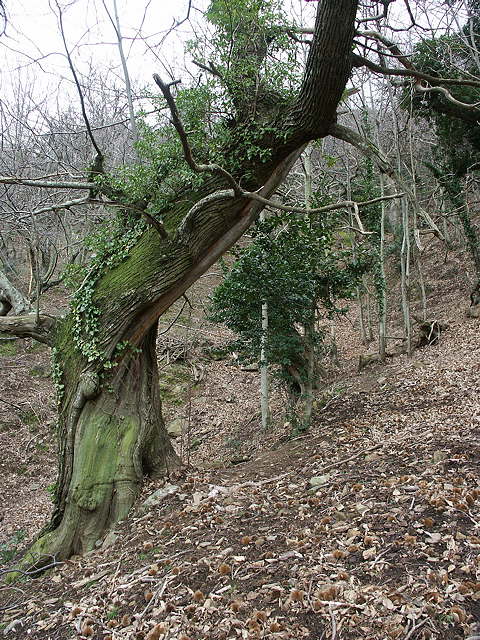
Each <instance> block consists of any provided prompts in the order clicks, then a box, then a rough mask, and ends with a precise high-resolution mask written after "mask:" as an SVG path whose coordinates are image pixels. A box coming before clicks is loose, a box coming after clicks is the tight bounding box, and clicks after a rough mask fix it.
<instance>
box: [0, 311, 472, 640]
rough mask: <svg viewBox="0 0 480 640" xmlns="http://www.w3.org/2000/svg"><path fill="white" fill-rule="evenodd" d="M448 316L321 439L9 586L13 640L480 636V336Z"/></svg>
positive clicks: (350, 385)
mask: <svg viewBox="0 0 480 640" xmlns="http://www.w3.org/2000/svg"><path fill="white" fill-rule="evenodd" d="M443 303H444V304H445V303H446V299H445V298H444V299H443ZM448 304H449V307H447V309H445V307H444V312H445V314H446V316H447V317H448V315H449V314H450V318H449V321H450V329H449V330H448V332H446V333H445V334H444V335H443V336H442V340H441V342H440V344H439V345H437V346H434V347H429V348H426V349H423V350H421V351H418V352H417V353H416V354H415V357H414V358H413V359H412V360H409V359H407V358H406V357H403V356H401V357H398V358H396V359H392V360H390V361H389V363H388V364H387V365H386V366H385V367H378V368H375V369H373V370H370V371H367V372H366V373H365V372H364V373H362V374H361V375H360V374H355V373H353V372H351V373H350V374H349V375H344V377H343V380H342V382H341V388H340V386H338V387H337V391H336V393H334V394H333V396H332V397H331V399H330V401H329V403H328V404H327V406H326V407H325V408H324V410H320V409H321V408H320V409H319V410H318V411H317V415H316V417H315V424H314V426H313V428H312V430H311V431H310V432H309V433H308V434H305V435H303V436H301V437H299V438H297V439H293V440H290V441H288V442H281V439H280V440H279V437H278V433H277V436H276V438H275V437H273V436H271V437H269V438H267V439H265V442H264V446H265V449H264V450H263V452H262V453H261V454H259V455H258V454H257V455H256V456H255V457H254V458H253V459H252V460H251V461H249V462H247V463H246V464H243V465H238V466H236V467H234V468H230V469H223V470H209V471H201V470H195V469H190V470H187V471H186V472H184V473H183V474H182V475H181V476H179V477H172V478H170V485H172V486H171V487H169V488H170V490H171V492H172V493H170V495H168V496H167V497H166V498H164V499H163V500H161V501H160V502H159V503H158V504H157V505H155V506H153V507H151V508H150V509H149V510H147V511H146V512H145V511H142V510H141V507H140V506H139V509H138V511H137V514H136V515H134V516H133V517H132V518H130V519H129V520H128V521H127V522H124V523H121V524H120V525H119V526H117V528H116V529H115V533H114V535H110V536H108V538H107V540H106V542H105V548H103V549H102V548H99V549H98V550H97V551H95V552H92V553H90V554H88V555H86V556H85V557H83V558H78V557H77V558H73V559H72V560H71V561H69V562H68V563H66V564H65V565H62V566H60V567H57V568H55V569H54V570H53V571H52V572H50V573H48V574H46V575H44V576H42V577H40V578H38V579H36V580H34V581H27V582H20V583H18V584H16V585H14V586H13V587H2V588H1V590H0V598H1V603H0V606H2V607H3V609H2V616H3V617H2V618H1V621H2V624H3V627H4V629H5V630H7V629H9V631H8V633H7V637H12V638H15V637H18V638H34V639H38V640H47V639H51V640H53V639H61V640H64V639H69V638H79V637H84V638H98V639H100V638H104V639H109V638H110V639H111V640H127V639H133V638H139V639H141V638H146V639H148V640H167V639H168V640H180V639H181V640H187V639H190V640H203V639H205V640H207V639H212V640H216V639H219V640H220V639H227V638H230V639H233V638H271V639H272V640H273V639H275V638H279V639H280V638H282V639H283V638H292V639H296V640H299V639H301V638H311V639H314V640H320V639H321V638H325V640H327V639H331V640H333V639H335V640H337V639H340V638H341V639H344V640H357V639H360V638H362V639H363V638H365V639H370V640H383V639H386V638H399V639H400V640H420V639H428V638H430V639H437V640H443V639H445V640H453V639H457V638H458V639H460V638H468V637H470V636H476V635H480V559H479V549H480V508H479V504H480V473H479V464H478V463H479V435H480V403H479V400H478V391H479V389H480V357H479V356H480V345H479V340H478V332H479V328H480V325H479V321H478V320H470V319H465V318H464V317H463V310H462V309H460V310H458V306H459V305H458V301H455V300H454V299H453V298H451V300H450V302H449V303H448ZM452 318H453V319H452ZM323 406H324V405H323ZM241 407H242V405H241V403H238V406H237V407H236V408H234V411H236V412H237V414H238V412H241V411H242V408H241ZM243 418H244V419H248V415H247V416H245V415H244V416H243ZM254 426H255V425H252V430H253V428H254ZM210 452H211V455H212V456H213V455H214V451H213V450H212V449H210ZM202 455H204V454H202ZM252 455H253V453H252ZM156 489H158V486H157V485H154V484H150V485H149V486H147V487H145V490H144V496H143V499H145V498H146V497H147V496H149V495H150V494H152V493H153V492H154V491H155V490H156ZM139 505H140V503H139Z"/></svg>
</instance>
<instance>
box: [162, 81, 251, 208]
mask: <svg viewBox="0 0 480 640" xmlns="http://www.w3.org/2000/svg"><path fill="white" fill-rule="evenodd" d="M153 79H154V80H155V82H156V84H157V85H158V86H159V87H160V90H161V92H162V93H163V97H164V98H165V100H166V101H167V104H168V107H169V109H170V114H171V116H172V124H173V126H174V127H175V129H176V130H177V133H178V136H179V138H180V142H181V143H182V148H183V154H184V156H185V160H186V161H187V164H188V166H189V167H190V168H191V169H192V170H193V171H195V172H196V173H204V172H207V173H213V174H216V175H219V176H222V177H223V178H225V180H226V181H227V183H228V184H229V185H230V186H231V187H232V189H233V191H234V192H235V195H237V196H240V195H242V190H241V189H240V187H239V185H238V184H237V182H236V180H235V178H234V177H233V176H232V175H231V174H230V173H229V172H228V171H226V170H225V169H223V168H222V167H221V166H220V165H218V164H198V163H197V162H195V160H194V158H193V154H192V148H191V147H190V143H189V141H188V138H187V134H186V132H185V128H184V126H183V122H182V119H181V117H180V114H179V112H178V109H177V105H176V104H175V100H174V98H173V96H172V92H171V91H170V86H171V85H170V84H166V83H165V82H163V80H162V79H161V78H160V76H159V75H158V74H156V73H154V74H153Z"/></svg>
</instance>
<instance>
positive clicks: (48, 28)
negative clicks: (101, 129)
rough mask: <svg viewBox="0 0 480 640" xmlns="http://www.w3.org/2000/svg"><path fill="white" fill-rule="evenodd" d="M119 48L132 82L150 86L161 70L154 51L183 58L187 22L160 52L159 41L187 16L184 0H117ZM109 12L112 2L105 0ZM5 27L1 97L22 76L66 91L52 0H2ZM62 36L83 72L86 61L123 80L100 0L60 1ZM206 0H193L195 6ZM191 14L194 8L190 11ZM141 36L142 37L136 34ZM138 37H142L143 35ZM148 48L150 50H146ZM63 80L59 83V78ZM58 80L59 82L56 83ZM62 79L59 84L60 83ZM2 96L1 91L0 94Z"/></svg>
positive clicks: (165, 56)
mask: <svg viewBox="0 0 480 640" xmlns="http://www.w3.org/2000/svg"><path fill="white" fill-rule="evenodd" d="M117 2H118V10H119V15H120V21H121V28H122V35H123V36H124V38H125V40H124V49H125V53H126V55H127V56H128V66H129V73H130V75H131V77H132V81H133V84H134V85H136V86H139V85H143V86H145V85H147V86H148V85H150V86H152V88H153V83H152V80H151V77H152V73H154V72H157V73H160V75H165V70H164V69H162V65H161V64H160V61H159V60H157V59H156V57H155V56H159V57H161V58H162V59H164V60H168V61H169V63H170V64H173V65H175V61H176V60H178V64H180V62H181V59H183V46H182V44H181V40H182V39H186V38H187V37H188V36H187V31H188V29H189V27H188V23H185V24H184V25H182V26H181V27H180V29H179V31H178V32H176V33H174V34H172V35H170V36H169V37H168V39H167V40H166V42H165V44H164V46H163V48H162V49H163V51H162V50H159V48H158V44H159V43H160V42H161V40H162V37H163V36H165V34H166V32H167V31H168V29H169V27H171V25H172V24H173V22H174V21H175V19H177V20H180V19H182V18H184V17H185V16H186V12H187V5H188V2H187V0H176V1H175V2H174V3H173V2H172V3H167V2H165V0H150V1H148V0H147V1H146V2H143V1H142V0H134V1H132V0H117ZM105 3H106V6H107V7H108V9H109V11H110V13H111V15H112V17H113V15H114V13H113V2H112V0H105ZM6 4H7V9H8V25H7V32H6V35H4V36H3V37H2V38H0V61H1V62H0V87H1V90H2V91H1V93H2V96H3V97H4V98H5V96H6V93H8V88H9V87H10V86H11V85H12V84H15V82H16V78H18V77H19V76H21V77H22V78H24V79H25V78H26V79H27V80H26V81H27V83H28V84H30V85H31V84H34V85H35V87H36V88H37V91H40V92H41V93H44V92H45V88H46V87H47V91H50V92H55V91H57V87H58V89H59V91H60V92H62V90H63V91H68V89H67V88H68V86H69V85H71V74H70V71H69V69H68V66H67V61H66V58H65V54H64V48H63V42H62V39H61V36H60V32H59V27H58V17H57V15H55V12H56V2H55V0H50V2H49V0H10V1H7V3H6ZM60 4H61V6H62V7H63V10H64V13H63V21H64V28H65V35H66V39H67V42H68V45H69V48H70V50H71V51H72V58H73V61H74V64H75V66H76V68H77V70H78V71H80V73H82V72H85V71H86V69H87V65H88V62H89V61H92V62H93V65H94V66H95V67H96V68H98V69H101V70H102V73H105V74H106V76H108V82H109V84H110V83H111V82H112V81H113V80H114V77H115V76H118V82H117V84H121V83H123V77H122V74H121V67H120V59H119V55H118V49H117V44H116V36H115V31H114V29H113V26H112V24H111V22H110V20H109V18H108V15H107V13H106V11H105V8H104V6H103V4H102V0H76V2H71V1H70V2H68V0H61V2H60ZM198 4H200V6H202V5H204V4H205V2H203V1H202V0H200V2H198V1H197V6H198ZM192 14H193V17H194V14H195V12H192ZM139 36H141V38H140V37H139ZM142 38H143V40H142ZM149 47H150V48H151V50H149ZM62 79H63V80H64V82H62ZM59 84H60V87H59ZM62 84H63V87H62ZM0 97H1V96H0Z"/></svg>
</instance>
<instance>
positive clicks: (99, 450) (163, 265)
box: [0, 0, 358, 564]
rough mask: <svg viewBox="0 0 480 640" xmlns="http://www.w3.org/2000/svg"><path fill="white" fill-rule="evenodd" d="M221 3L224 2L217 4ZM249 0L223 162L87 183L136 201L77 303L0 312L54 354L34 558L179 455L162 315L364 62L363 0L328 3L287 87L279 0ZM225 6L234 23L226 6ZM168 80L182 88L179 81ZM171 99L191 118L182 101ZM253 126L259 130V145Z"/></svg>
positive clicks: (61, 548) (69, 547)
mask: <svg viewBox="0 0 480 640" xmlns="http://www.w3.org/2000/svg"><path fill="white" fill-rule="evenodd" d="M219 4H220V5H221V4H222V3H219V2H212V3H211V9H210V10H211V11H213V10H214V9H215V10H216V9H217V8H218V5H219ZM227 4H228V3H227ZM235 4H237V3H235ZM239 4H242V5H245V6H244V7H243V9H244V11H240V12H238V14H235V20H236V22H235V24H233V25H231V24H230V26H229V27H228V25H227V27H228V29H230V31H229V32H228V37H230V38H231V43H232V45H231V48H230V52H231V63H230V66H229V67H228V69H227V67H225V68H224V69H219V68H218V67H217V66H215V65H211V66H210V71H211V72H212V74H216V75H217V76H218V77H219V79H220V80H219V82H220V84H221V85H222V84H223V89H224V91H225V92H226V93H228V94H229V99H230V100H231V104H232V105H233V112H232V114H231V117H230V119H229V120H228V121H226V122H225V123H224V124H223V125H221V123H220V125H219V127H218V128H217V131H221V135H220V137H219V140H217V141H216V143H217V148H218V147H221V157H222V167H221V168H219V167H218V166H217V165H212V164H204V165H201V164H197V163H196V161H195V160H194V159H193V157H191V158H190V160H191V162H190V166H191V167H193V168H194V169H195V170H196V171H198V175H197V174H195V175H193V176H192V175H190V176H189V177H188V176H187V177H186V179H185V181H184V183H183V184H178V181H177V183H176V185H175V189H174V193H172V189H171V188H170V194H169V197H168V198H164V199H162V198H159V195H158V194H159V192H161V191H162V188H164V184H165V183H166V179H165V177H164V174H163V173H162V167H161V166H159V167H156V169H155V171H156V184H155V188H154V189H153V188H152V190H151V192H150V193H142V195H141V197H139V198H136V199H135V198H132V196H131V195H128V194H126V193H125V192H124V191H123V190H122V188H121V186H119V185H118V183H115V184H112V181H111V180H109V179H108V177H107V176H102V175H100V179H99V180H98V181H96V182H95V183H94V184H93V183H91V184H85V185H84V188H87V189H88V188H90V189H91V191H92V193H93V195H94V196H95V197H98V196H99V194H103V196H104V197H106V198H108V199H110V201H111V200H115V201H116V202H117V203H118V204H121V205H122V206H123V211H124V212H125V213H124V215H123V216H119V219H118V223H117V226H116V228H115V230H114V231H111V237H110V238H109V240H108V242H105V244H104V247H103V250H102V251H101V252H99V253H98V254H97V255H96V256H95V257H94V258H93V260H92V263H91V265H90V267H89V270H88V272H87V274H86V277H85V279H84V281H83V283H82V284H81V286H80V287H79V289H78V290H77V292H76V293H75V295H74V297H73V300H72V304H71V309H70V311H69V313H68V314H67V315H66V316H65V317H62V318H57V319H53V318H52V317H50V316H42V315H41V314H40V315H39V316H37V317H36V316H35V315H29V316H22V317H18V318H16V317H15V316H7V317H5V318H0V329H1V330H3V331H8V332H11V333H13V334H15V333H20V334H22V335H31V336H32V337H34V338H36V339H41V340H43V341H45V342H47V343H48V344H50V345H51V346H52V347H53V354H54V378H55V383H56V387H57V394H58V411H59V422H58V439H59V475H58V484H57V490H56V497H55V509H54V513H53V516H52V519H51V522H50V524H49V526H48V528H47V529H46V530H45V531H44V532H42V535H41V536H40V538H39V539H38V540H37V542H36V543H35V544H34V545H33V547H32V548H31V550H30V553H29V555H28V558H27V560H28V561H29V562H32V563H35V564H39V563H41V562H42V557H45V556H47V555H48V554H55V555H56V557H57V558H65V557H68V556H69V555H71V554H72V553H82V552H85V551H87V550H89V549H91V548H92V547H93V545H94V543H95V542H96V540H97V539H98V538H99V537H101V535H102V534H103V533H104V531H105V530H106V529H107V528H108V527H109V526H111V525H112V524H113V523H115V522H116V521H118V520H120V519H122V518H124V517H125V516H126V515H127V513H128V511H129V509H130V507H131V506H132V504H133V502H134V500H135V498H136V496H137V495H138V492H139V488H140V486H141V482H142V478H143V476H144V475H145V474H162V473H164V472H165V470H166V469H167V468H168V467H169V466H171V465H175V464H176V462H177V460H176V456H175V453H174V451H173V449H172V447H171V445H170V442H169V440H168V437H167V434H166V431H165V428H164V424H163V421H162V416H161V406H160V398H159V385H158V375H157V364H156V356H155V342H156V333H157V322H158V319H159V317H160V316H161V315H162V314H163V313H164V312H165V311H166V310H167V309H168V308H169V307H170V306H171V305H172V303H173V302H175V301H176V300H177V299H178V298H179V297H181V296H182V295H183V294H184V292H185V291H186V290H187V289H188V287H189V286H190V285H191V284H192V283H193V282H195V281H196V280H197V279H198V278H199V277H200V275H202V274H203V273H204V272H205V271H206V270H207V269H208V268H209V267H210V266H211V265H212V264H213V263H214V262H215V261H216V260H217V259H218V258H219V257H220V256H221V255H222V254H223V253H224V252H225V251H226V250H227V249H228V248H229V247H231V246H232V245H233V244H234V243H235V242H236V241H237V240H238V239H239V238H240V236H241V235H242V234H243V233H244V231H245V230H246V229H247V228H248V227H249V226H250V225H251V224H252V222H253V221H254V220H255V219H256V218H257V216H258V215H259V213H260V211H261V209H262V208H263V207H264V206H265V202H264V201H262V198H269V197H270V196H271V194H273V193H274V191H275V190H276V188H277V187H278V186H279V184H280V183H281V182H282V180H283V179H284V178H285V176H286V174H287V173H288V171H289V169H290V167H291V166H292V164H293V163H294V161H295V160H296V159H297V157H298V156H299V154H300V153H301V151H302V150H303V148H304V146H305V144H306V143H307V142H308V141H309V140H312V139H316V138H321V137H323V136H325V135H327V134H328V132H329V130H330V128H331V127H332V125H333V123H334V122H335V118H336V108H337V105H338V103H339V101H340V99H341V97H342V93H343V91H344V89H345V85H346V82H347V80H348V77H349V74H350V71H351V66H352V41H353V36H354V23H355V15H356V11H357V4H358V3H357V0H323V2H321V3H320V4H319V6H318V10H317V16H316V22H315V29H314V35H313V40H312V42H311V45H310V50H309V55H308V59H307V63H306V68H305V72H304V75H303V80H302V81H301V83H300V86H299V87H298V89H297V90H296V91H295V92H294V93H291V95H289V96H287V97H286V96H285V95H280V94H277V93H275V89H274V88H273V89H272V83H271V82H270V79H269V70H268V66H267V67H266V65H265V59H266V55H267V52H268V49H269V47H270V46H271V45H272V43H274V42H275V39H276V38H277V37H279V36H280V35H281V34H282V33H283V34H284V32H283V31H281V32H278V31H276V30H275V29H273V28H272V27H271V26H269V25H268V24H267V23H262V21H261V20H260V19H259V16H260V15H261V7H262V5H267V4H269V3H264V2H258V0H257V1H254V0H250V1H247V0H245V2H243V3H239ZM213 16H214V19H215V20H216V21H217V24H220V26H222V24H221V22H220V20H219V18H218V13H217V14H215V11H213ZM223 27H224V28H225V29H227V27H225V25H223ZM247 41H248V46H246V43H247ZM204 66H206V65H204ZM265 67H266V68H265ZM262 70H263V71H262ZM160 85H161V86H162V90H163V91H164V95H165V96H166V97H167V98H169V96H170V87H168V86H166V85H163V84H162V83H161V82H160ZM170 103H171V100H170ZM170 107H171V109H172V119H173V121H174V122H175V123H176V125H177V130H179V131H180V132H181V130H182V127H181V122H179V121H178V122H176V117H175V105H174V104H173V103H171V104H170ZM222 127H223V128H222ZM246 138H248V140H249V141H252V140H253V147H254V151H253V152H252V145H250V146H247V144H246V143H245V139H246ZM184 142H185V144H184V150H185V154H186V155H187V156H188V155H189V153H190V151H189V146H188V142H186V141H184ZM193 154H194V155H195V149H193ZM200 159H201V160H205V162H206V163H208V162H209V158H208V157H206V158H205V157H201V158H200ZM95 173H98V174H101V167H99V166H95ZM92 175H93V172H92ZM240 184H241V185H242V188H240V187H239V185H240ZM165 188H166V187H165ZM259 196H260V197H259ZM158 202H160V204H157V203H158Z"/></svg>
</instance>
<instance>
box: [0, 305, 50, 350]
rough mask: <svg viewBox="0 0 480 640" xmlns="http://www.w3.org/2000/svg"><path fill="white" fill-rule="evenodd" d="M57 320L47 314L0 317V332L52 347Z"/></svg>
mask: <svg viewBox="0 0 480 640" xmlns="http://www.w3.org/2000/svg"><path fill="white" fill-rule="evenodd" d="M57 321H58V318H55V317H54V316H50V315H47V314H40V315H39V316H38V317H37V314H36V313H29V314H27V315H23V316H4V317H0V331H3V332H5V333H9V334H11V335H13V336H18V337H19V338H34V339H35V340H38V342H43V343H44V344H48V345H49V346H50V347H51V346H52V345H53V340H54V335H53V334H54V331H55V327H56V324H57Z"/></svg>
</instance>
